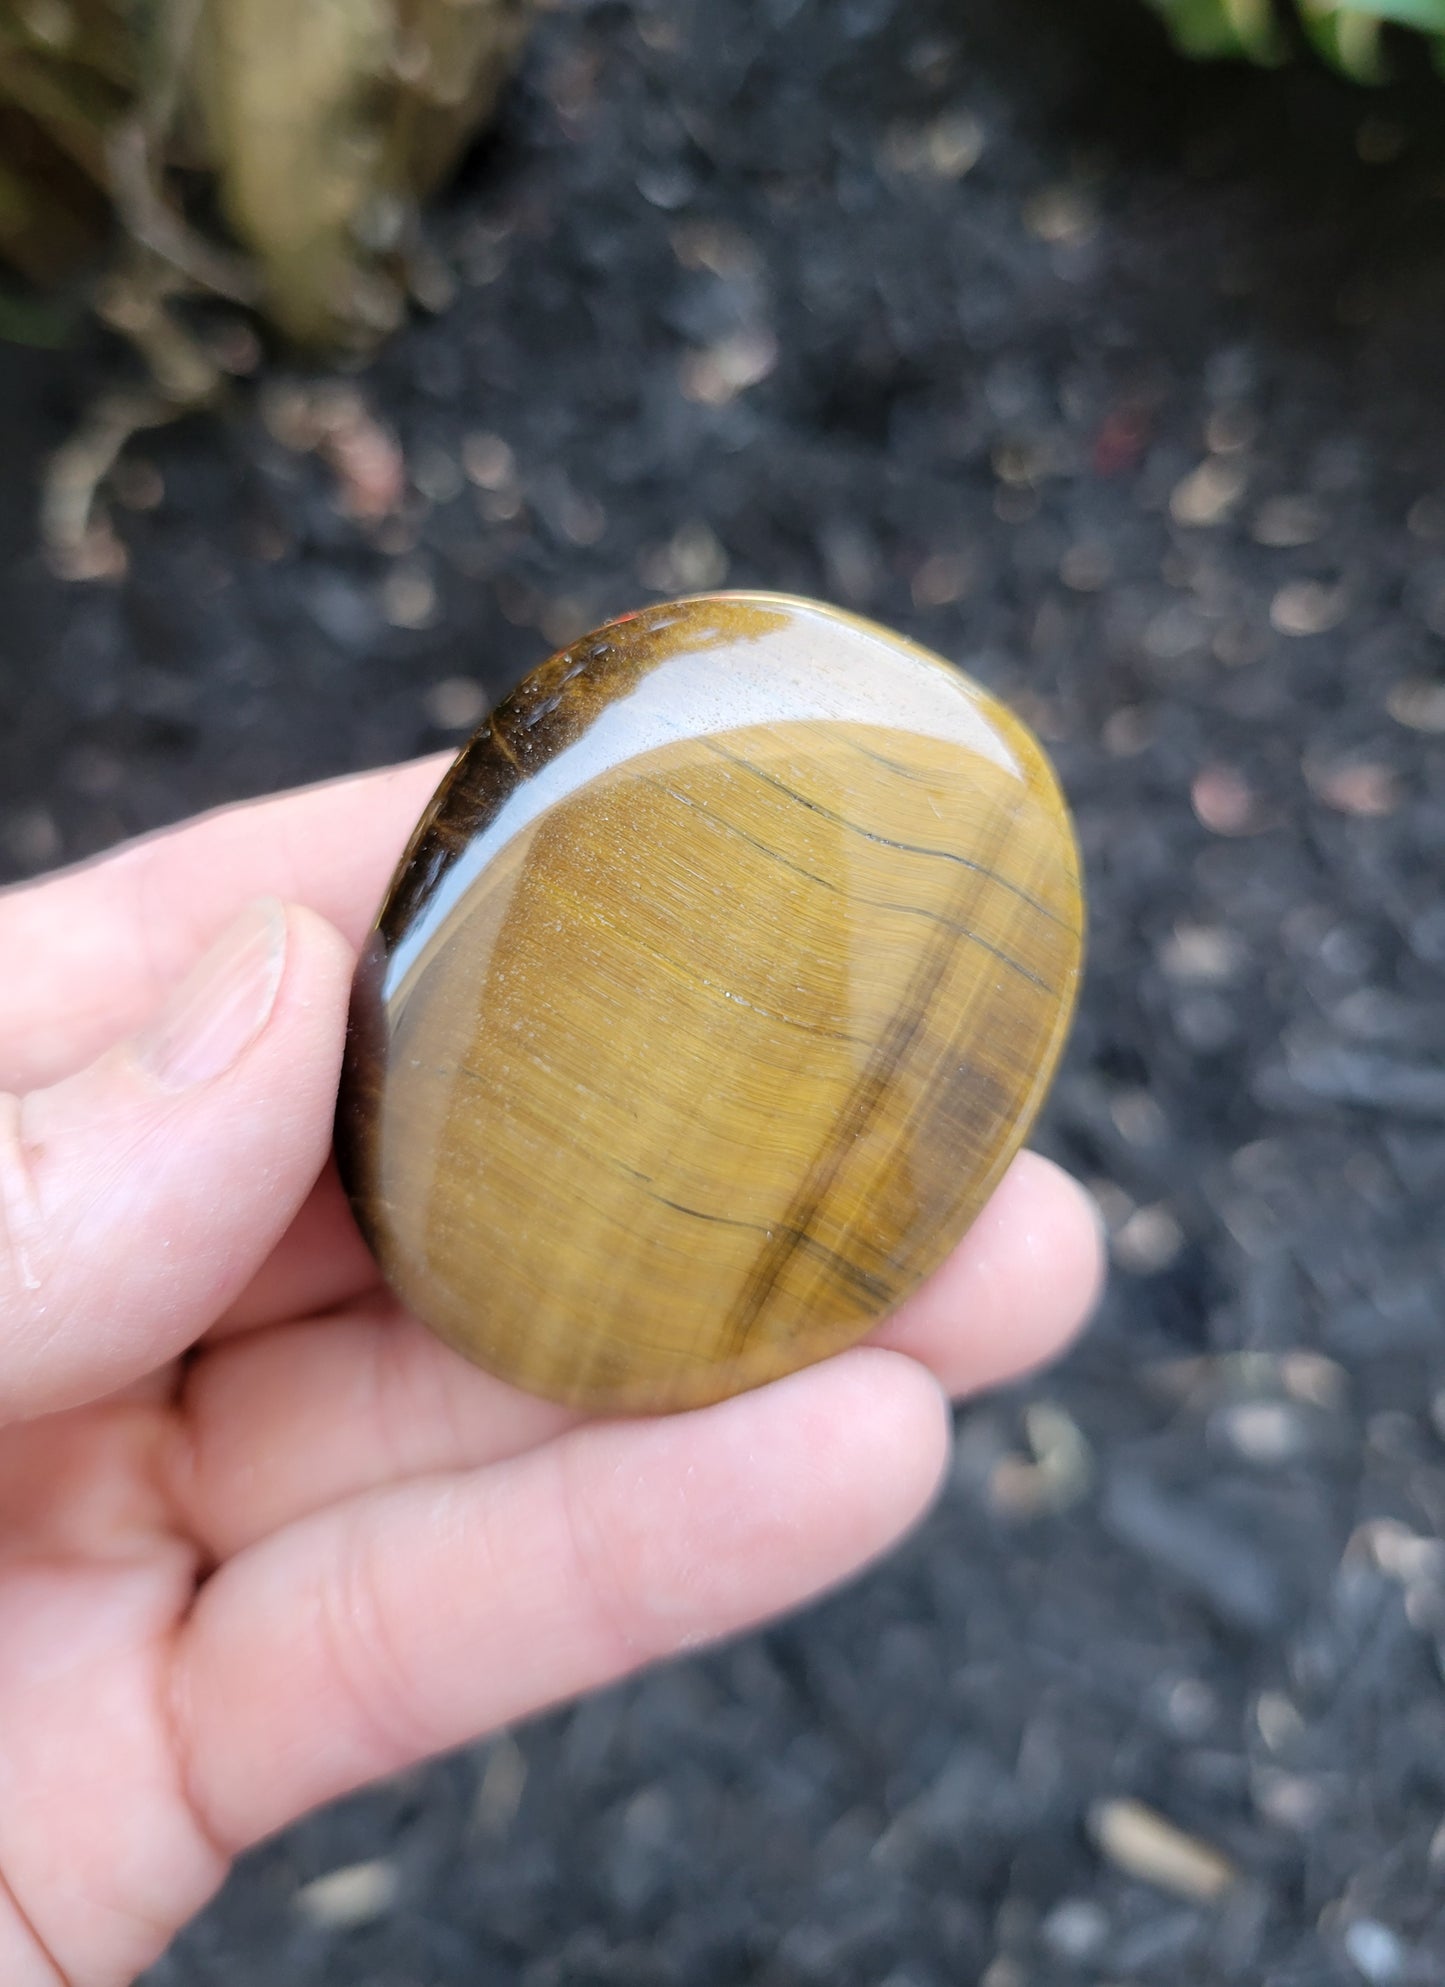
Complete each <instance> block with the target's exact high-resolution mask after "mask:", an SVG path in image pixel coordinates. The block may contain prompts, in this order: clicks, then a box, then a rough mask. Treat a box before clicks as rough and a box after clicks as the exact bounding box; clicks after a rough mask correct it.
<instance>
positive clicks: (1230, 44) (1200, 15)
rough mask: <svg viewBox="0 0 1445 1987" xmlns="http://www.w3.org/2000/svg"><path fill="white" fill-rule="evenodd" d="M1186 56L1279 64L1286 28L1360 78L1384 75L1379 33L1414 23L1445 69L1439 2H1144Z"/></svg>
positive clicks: (1444, 15)
mask: <svg viewBox="0 0 1445 1987" xmlns="http://www.w3.org/2000/svg"><path fill="white" fill-rule="evenodd" d="M1149 4H1150V6H1152V7H1153V8H1154V9H1155V11H1156V12H1157V13H1160V14H1162V15H1163V16H1164V19H1165V21H1166V22H1167V23H1168V25H1169V28H1170V30H1171V32H1172V33H1173V35H1174V39H1175V40H1176V41H1177V42H1178V44H1179V46H1180V47H1181V48H1182V49H1183V50H1184V51H1185V53H1186V54H1188V55H1199V56H1219V55H1245V56H1249V57H1251V58H1252V59H1253V60H1254V61H1256V62H1279V61H1282V60H1283V59H1284V57H1285V56H1286V55H1287V54H1288V53H1289V49H1290V44H1291V30H1292V27H1293V24H1294V23H1297V24H1298V32H1299V33H1301V34H1302V35H1303V36H1304V37H1305V39H1306V40H1307V41H1308V42H1309V43H1310V44H1311V45H1312V46H1313V47H1314V48H1315V49H1316V50H1317V51H1318V53H1319V54H1320V55H1322V56H1323V57H1324V58H1325V60H1326V61H1327V62H1330V63H1332V64H1333V65H1334V67H1335V68H1337V69H1341V70H1343V71H1344V72H1345V74H1346V75H1349V76H1353V77H1355V78H1356V79H1357V80H1358V81H1360V82H1371V83H1372V82H1380V81H1382V80H1383V78H1384V76H1385V73H1386V61H1385V52H1384V38H1385V33H1386V30H1387V29H1388V28H1390V27H1400V28H1412V29H1417V30H1418V31H1419V32H1420V33H1421V34H1424V35H1427V36H1428V37H1429V38H1430V41H1431V43H1432V45H1433V52H1434V55H1435V59H1436V61H1437V62H1438V63H1439V64H1440V66H1441V67H1442V69H1445V0H1149Z"/></svg>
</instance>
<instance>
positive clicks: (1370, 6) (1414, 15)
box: [1335, 0, 1445, 34]
mask: <svg viewBox="0 0 1445 1987" xmlns="http://www.w3.org/2000/svg"><path fill="white" fill-rule="evenodd" d="M1335 11H1336V12H1337V13H1341V14H1368V15H1371V16H1372V17H1373V18H1374V19H1375V20H1377V21H1395V22H1397V23H1398V24H1399V25H1400V26H1401V27H1403V28H1421V29H1423V30H1424V32H1425V33H1426V34H1445V0H1335Z"/></svg>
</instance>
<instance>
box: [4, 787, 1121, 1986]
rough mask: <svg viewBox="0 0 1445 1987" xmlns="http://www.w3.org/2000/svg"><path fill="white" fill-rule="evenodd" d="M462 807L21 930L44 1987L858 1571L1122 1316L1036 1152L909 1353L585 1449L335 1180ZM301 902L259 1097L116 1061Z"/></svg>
mask: <svg viewBox="0 0 1445 1987" xmlns="http://www.w3.org/2000/svg"><path fill="white" fill-rule="evenodd" d="M434 777H435V768H434V767H419V768H418V767H412V768H405V769H401V770H400V771H398V772H396V773H394V774H390V775H382V776H377V777H374V778H372V779H370V780H365V781H357V782H352V783H349V784H348V785H343V786H337V787H332V788H328V789H320V790H316V791H314V792H311V793H308V794H304V795H297V796H292V797H289V798H287V799H285V800H282V801H277V802H271V803H267V804H265V805H264V806H262V807H259V808H253V809H249V810H238V811H236V812H235V813H233V814H231V815H227V816H220V817H215V818H213V819H211V820H209V821H207V822H204V823H201V824H199V825H197V826H193V827H191V828H190V829H187V830H184V831H182V832H180V833H178V834H176V835H173V836H170V837H166V838H162V839H160V840H158V841H155V842H152V843H149V844H145V845H140V846H138V847H136V848H134V849H132V850H129V851H126V852H124V853H123V854H122V855H121V856H119V857H117V858H114V859H112V860H111V861H110V862H109V863H107V864H104V865H100V866H97V867H96V868H93V869H90V870H86V871H79V872H75V873H73V874H71V875H69V876H67V877H64V878H61V879H58V880H57V881H55V882H52V883H50V884H46V885H43V886H41V887H39V888H36V889H32V890H26V891H22V892H17V893H12V894H11V895H9V896H7V897H0V957H5V958H6V959H7V960H9V959H20V960H23V961H25V962H27V963H26V965H25V967H24V968H23V969H22V970H21V972H19V973H18V974H15V975H12V976H11V979H10V983H9V984H7V985H6V986H5V987H4V988H3V989H0V1069H3V1078H0V1080H4V1081H8V1082H9V1083H10V1084H11V1085H12V1088H13V1089H14V1091H15V1092H16V1093H17V1096H20V1095H23V1100H24V1101H23V1102H12V1105H11V1107H10V1109H9V1111H8V1113H5V1112H3V1111H0V1319H3V1321H4V1330H3V1332H0V1980H3V1981H5V1983H6V1987H55V1983H57V1982H62V1983H66V1987H121V1983H124V1982H126V1981H128V1980H130V1979H132V1978H133V1977H134V1975H135V1973H136V1972H137V1971H139V1970H140V1969H141V1968H142V1967H144V1966H145V1965H146V1964H148V1963H149V1962H150V1960H151V1959H153V1958H154V1957H155V1956H156V1955H157V1954H158V1953H159V1951H160V1950H161V1949H162V1948H163V1947H164V1945H165V1944H166V1942H167V1941H168V1939H169V1938H170V1936H171V1935H172V1934H173V1932H174V1931H175V1930H176V1929H177V1928H178V1927H179V1926H180V1925H181V1924H182V1923H184V1921H185V1920H186V1919H187V1918H188V1917H190V1916H191V1915H192V1914H193V1913H194V1912H195V1911H196V1910H197V1909H199V1908H200V1906H201V1905H202V1904H203V1903H204V1902H205V1900H206V1898H207V1897H208V1896H209V1895H210V1893H211V1892H212V1891H213V1890H214V1888H215V1887H216V1885H217V1884H218V1883H219V1882H220V1880H221V1878H222V1876H223V1875H224V1873H225V1869H226V1867H227V1863H228V1861H229V1859H230V1857H231V1856H232V1855H234V1854H235V1853H236V1852H237V1851H238V1850H239V1849H241V1848H243V1847H244V1846H246V1845H247V1844H249V1843H251V1842H253V1841H255V1840H257V1839H258V1838H259V1837H260V1836H262V1835H264V1834H266V1833H268V1832H270V1831H271V1830H273V1829H275V1828H278V1827H280V1826H282V1825H283V1824H284V1823H285V1822H287V1821H288V1820H290V1819H291V1818H292V1817H294V1816H296V1815H298V1814H300V1813H302V1812H304V1811H305V1810H306V1809H308V1808H309V1807H311V1806H314V1805H315V1804H316V1803H318V1802H320V1801H323V1800H325V1799H327V1798H329V1797H331V1796H333V1795H335V1794H338V1793H341V1792H343V1791H345V1790H346V1789H348V1788H351V1787H354V1786H356V1785H358V1784H360V1783H361V1782H363V1781H365V1780H367V1779H369V1778H373V1777H375V1776H377V1775H379V1774H383V1773H386V1772H389V1771H392V1770H395V1769H397V1768H399V1767H401V1766H403V1765H406V1764H408V1763H410V1762H411V1761H413V1760H415V1759H418V1758H422V1757H425V1756H427V1755H428V1754H431V1753H434V1752H436V1751H439V1750H442V1749H444V1748H446V1747H448V1746H452V1745H456V1744H459V1743H462V1742H464V1741H465V1740H467V1739H468V1738H470V1737H472V1736H473V1735H475V1734H477V1733H480V1732H482V1731H484V1730H486V1729H488V1728H490V1727H493V1726H495V1725H497V1724H500V1723H503V1722H506V1721H507V1720H510V1719H514V1718H517V1717H520V1716H523V1715H525V1714H527V1713H528V1712H530V1711H532V1710H535V1709H537V1708H539V1707H541V1706H543V1705H546V1704H549V1703H553V1702H556V1701H558V1700H559V1699H562V1698H564V1697H567V1696H569V1695H572V1694H575V1693H576V1692H578V1691H581V1690H584V1689H586V1688H588V1687H589V1686H592V1685H595V1684H597V1683H600V1682H603V1681H605V1680H607V1679H609V1678H612V1677H615V1676H617V1675H619V1674H621V1673H622V1672H624V1671H626V1670H628V1669H630V1668H633V1667H636V1666H637V1665H639V1664H642V1663H645V1662H648V1661H650V1660H653V1659H655V1658H657V1657H660V1656H665V1655H667V1654H669V1653H671V1652H673V1651H675V1650H678V1649H680V1648H684V1647H688V1646H692V1645H694V1644H696V1643H697V1642H699V1641H701V1640H704V1639H707V1638H710V1637H713V1636H716V1635H719V1634H723V1633H726V1632H728V1631H729V1630H732V1629H735V1628H737V1627H740V1626H743V1625H745V1624H747V1623H750V1622H753V1621H756V1620H758V1619H760V1618H762V1617H764V1616H766V1615H768V1614H770V1613H773V1612H775V1611H777V1610H778V1609H780V1608H782V1607H785V1606H787V1605H789V1604H791V1603H794V1602H796V1601H799V1600H801V1599H803V1598H805V1597H806V1596H808V1595H809V1594H812V1593H815V1592H817V1591H819V1590H820V1589H821V1588H823V1587H825V1586H827V1585H829V1584H831V1583H832V1582H834V1581H836V1580H837V1579H839V1578H840V1577H842V1576H843V1575H845V1574H846V1573H848V1572H850V1571H852V1570H853V1569H854V1568H855V1567H856V1566H858V1565H859V1564H860V1563H862V1562H863V1561H865V1560H866V1559H868V1558H869V1557H871V1556H872V1555H873V1554H874V1553H876V1552H877V1551H879V1550H881V1549H882V1548H883V1547H884V1546H885V1545H886V1544H887V1543H888V1542H889V1541H890V1540H891V1539H893V1538H894V1537H896V1536H897V1534H898V1533H899V1532H900V1531H901V1530H902V1529H903V1528H904V1527H905V1526H906V1525H907V1524H908V1523H909V1522H911V1521H912V1519H913V1518H914V1517H916V1516H917V1515H918V1513H919V1512H920V1511H921V1510H922V1509H923V1507H924V1506H925V1505H926V1503H927V1501H928V1498H929V1496H930V1495H931V1493H932V1490H933V1488H934V1486H935V1484H936V1482H937V1480H938V1477H939V1473H940V1469H941V1467H942V1462H943V1457H944V1454H945V1450H946V1443H947V1424H946V1417H945V1415H944V1412H943V1390H947V1391H951V1392H955V1393H957V1392H963V1391H968V1390H972V1389H974V1388H977V1387H979V1386H981V1385H985V1384H988V1383H989V1382H991V1381H994V1380H997V1379H1001V1378H1004V1377H1007V1376H1009V1375H1011V1374H1012V1373H1014V1372H1016V1371H1018V1370H1020V1369H1021V1368H1022V1367H1024V1366H1025V1365H1028V1364H1030V1363H1033V1362H1034V1361H1036V1360H1037V1359H1039V1358H1041V1357H1043V1356H1046V1355H1047V1354H1048V1353H1049V1352H1051V1351H1053V1350H1054V1349H1056V1347H1057V1346H1058V1345H1059V1344H1060V1343H1061V1342H1062V1340H1063V1339H1064V1338H1065V1337H1067V1335H1068V1333H1069V1332H1070V1331H1071V1330H1072V1329H1073V1328H1074V1326H1075V1325H1076V1324H1077V1323H1078V1321H1079V1319H1080V1317H1081V1316H1082V1315H1083V1313H1084V1311H1085V1310H1086V1309H1087V1307H1088V1304H1089V1303H1090V1301H1091V1299H1092V1296H1093V1292H1094V1289H1095V1287H1096V1284H1097V1279H1098V1244H1097V1237H1096V1232H1095V1229H1094V1226H1093V1224H1092V1222H1091V1220H1090V1217H1089V1215H1088V1213H1087V1211H1086V1209H1085V1207H1084V1204H1083V1202H1082V1199H1081V1197H1080V1196H1079V1195H1078V1194H1077V1191H1076V1190H1075V1189H1074V1188H1073V1187H1072V1186H1071V1185H1070V1184H1069V1183H1068V1182H1067V1181H1066V1180H1065V1179H1064V1178H1063V1176H1062V1175H1060V1174H1058V1173H1057V1172H1055V1171H1054V1169H1052V1168H1051V1167H1048V1166H1047V1165H1046V1164H1045V1163H1044V1162H1042V1161H1038V1160H1031V1159H1027V1158H1026V1159H1024V1160H1021V1161H1020V1162H1019V1163H1018V1165H1017V1166H1016V1167H1015V1169H1014V1171H1013V1173H1012V1174H1011V1175H1010V1177H1009V1179H1008V1180H1007V1181H1006V1182H1005V1185H1004V1187H1003V1188H1002V1189H1001V1190H1000V1192H999V1194H998V1195H997V1196H996V1198H995V1200H994V1202H993V1204H992V1205H991V1207H990V1209H989V1210H988V1211H987V1213H986V1214H985V1216H984V1217H983V1219H982V1220H981V1221H980V1222H979V1224H978V1225H977V1226H976V1228H975V1229H974V1231H973V1232H972V1234H971V1235H970V1236H969V1238H968V1239H967V1241H966V1243H965V1245H964V1246H963V1248H962V1249H961V1250H960V1251H959V1252H958V1254H957V1255H956V1256H955V1257H954V1258H953V1260H952V1261H951V1262H950V1263H949V1264H948V1265H947V1266H946V1267H945V1269H944V1270H943V1271H941V1272H940V1273H939V1274H938V1276H937V1277H935V1278H934V1279H933V1281H932V1283H931V1284H930V1285H928V1286H927V1287H926V1288H925V1289H924V1290H923V1291H920V1292H919V1293H918V1294H917V1295H916V1296H915V1297H914V1298H913V1299H912V1300H910V1302H909V1304H908V1305H906V1306H905V1307H904V1308H903V1310H902V1311H900V1312H899V1313H898V1314H897V1315H896V1316H895V1317H894V1318H893V1319H892V1320H890V1321H889V1324H888V1325H887V1326H886V1327H885V1328H884V1330H883V1331H882V1332H880V1333H879V1334H877V1335H876V1339H875V1342H874V1344H873V1345H872V1346H870V1347H866V1348H862V1349H859V1350H857V1351H855V1352H853V1353H850V1354H847V1355H845V1356H844V1357H842V1358H840V1359H835V1360H831V1361H829V1362H827V1363H826V1364H825V1365H823V1366H821V1367H816V1368H813V1369H811V1370H809V1371H808V1372H806V1373H802V1374H798V1375H796V1376H794V1377H793V1378H792V1379H791V1380H787V1381H784V1382H781V1383H779V1384H778V1385H776V1386H773V1387H769V1388H766V1389H763V1390H761V1391H760V1392H758V1393H756V1394H753V1395H749V1396H745V1397H743V1398H742V1399H739V1400H736V1401H730V1402H725V1403H723V1404H721V1405H720V1406H718V1407H716V1408H710V1409H705V1410H702V1411H701V1412H699V1413H696V1414H691V1415H685V1416H678V1417H675V1418H673V1419H670V1420H665V1421H657V1422H649V1423H631V1424H628V1423H614V1424H602V1423H595V1424H582V1423H579V1422H578V1421H577V1419H576V1417H574V1416H572V1415H570V1414H569V1413H567V1412H566V1411H565V1410H563V1409H560V1408H557V1407H554V1406H551V1405H549V1404H547V1403H544V1402H540V1401H536V1400H532V1399H530V1398H527V1397H525V1396H522V1395H519V1394H517V1393H515V1392H514V1391H512V1390H511V1389H509V1388H507V1387H505V1386H503V1385H502V1384H501V1383H499V1382H497V1381H494V1380H492V1379H491V1378H489V1377H488V1376H487V1375H485V1374H482V1373H479V1372H476V1371H474V1370H473V1369H471V1368H469V1367H467V1366H465V1365H463V1364H462V1362H460V1361H459V1360H458V1359H457V1358H456V1357H455V1356H454V1355H453V1354H451V1353H450V1352H448V1351H447V1350H446V1349H445V1348H443V1347H442V1346H440V1345H439V1344H438V1343H436V1342H435V1341H434V1340H433V1339H432V1338H431V1337H430V1336H429V1335H428V1334H426V1333H425V1332H423V1331H422V1330H421V1329H420V1328H419V1327H418V1326H416V1325H415V1324H414V1323H413V1322H412V1321H410V1320H409V1319H407V1318H405V1317H404V1316H403V1315H401V1314H400V1313H399V1312H398V1310H397V1308H396V1307H395V1305H394V1304H392V1302H391V1301H390V1300H389V1299H388V1298H387V1296H386V1295H385V1293H384V1292H383V1291H382V1290H381V1289H380V1288H379V1287H378V1285H377V1283H376V1279H375V1274H374V1271H373V1269H372V1266H371V1264H370V1260H369V1258H368V1257H367V1256H366V1254H365V1251H364V1250H363V1249H362V1247H361V1244H360V1242H359V1239H358V1238H357V1236H356V1233H355V1230H354V1229H353V1227H352V1226H351V1222H350V1218H349V1215H348V1213H347V1211H346V1208H345V1206H344V1202H343V1200H342V1197H341V1194H340V1189H339V1187H338V1186H337V1183H336V1180H335V1176H334V1174H333V1173H331V1172H330V1171H329V1170H324V1171H321V1170H320V1169H321V1168H322V1165H323V1161H324V1157H325V1150H326V1143H327V1136H328V1129H329V1122H330V1109H331V1098H332V1096H333V1095H334V1086H335V1076H336V1067H337V1062H338V1058H339V1053H340V1043H341V1036H342V1031H343V1023H344V1013H345V997H346V982H347V976H348V973H349V967H350V960H351V951H350V945H351V944H354V943H355V941H356V939H357V937H358V936H359V934H360V931H361V930H362V929H363V928H364V924H365V921H366V917H367V915H368V913H369V910H370V908H371V906H372V905H373V904H374V902H375V901H376V898H377V896H378V895H379V893H380V889H381V887H382V884H383V882H384V879H385V874H386V871H387V869H388V868H389V866H390V863H391V861H392V859H393V857H394V854H395V851H396V849H397V848H398V847H399V846H400V843H401V841H402V839H403V838H404V834H405V829H406V826H407V823H408V821H409V820H410V818H411V817H412V816H413V815H414V814H415V812H416V811H417V809H418V808H419V805H420V803H421V800H422V799H423V798H424V796H425V793H426V791H427V789H428V787H429V784H430V783H431V781H432V780H433V779H434ZM263 891H272V892H275V893H277V894H279V895H281V896H284V897H285V898H287V899H288V900H290V901H291V902H292V904H293V905H299V904H305V905H309V906H313V907H314V909H313V910H310V911H304V910H299V909H295V908H293V909H292V910H290V911H289V912H288V913H287V916H286V938H285V952H284V967H283V968H282V969H279V976H278V984H277V988H276V990H275V999H274V1004H273V1006H272V1007H271V1008H270V1010H269V1011H268V1014H267V1017H266V1019H265V1022H264V1026H263V1027H262V1028H261V1029H260V1031H259V1033H257V1034H256V1036H255V1039H254V1040H253V1041H251V1042H249V1043H248V1044H247V1045H246V1047H245V1050H244V1053H242V1054H241V1055H240V1057H239V1060H238V1061H236V1062H235V1064H234V1066H232V1067H230V1068H228V1069H227V1070H226V1071H225V1072H224V1073H223V1074H219V1075H216V1076H214V1078H213V1079H211V1080H208V1081H207V1082H205V1083H201V1084H195V1085H192V1086H191V1087H189V1088H187V1089H185V1090H183V1091H174V1090H167V1089H164V1088H159V1087H157V1086H156V1085H155V1084H154V1083H152V1082H150V1081H149V1080H148V1079H147V1078H146V1077H145V1076H144V1074H143V1073H142V1072H141V1071H140V1069H139V1067H138V1065H137V1063H136V1061H135V1058H134V1057H133V1056H132V1055H130V1053H129V1052H128V1051H126V1050H124V1049H122V1050H119V1051H116V1050H110V1051H109V1052H108V1053H100V1052H102V1051H105V1050H107V1047H108V1045H109V1044H111V1043H113V1042H115V1041H117V1040H119V1039H120V1038H122V1037H123V1036H124V1035H126V1034H127V1033H128V1032H129V1031H130V1030H131V1029H133V1028H134V1027H135V1026H136V1025H137V1024H138V1023H139V1022H140V1021H141V1019H142V1018H143V1017H144V1015H145V1014H146V1012H147V1011H148V1009H150V1008H151V1007H152V1006H153V1004H154V1001H155V999H156V996H157V994H158V993H159V991H160V990H161V988H162V987H163V986H164V984H165V983H166V982H168V981H171V980H173V979H174V978H176V977H177V976H178V974H179V973H180V972H181V971H182V970H184V968H185V967H186V966H187V965H189V964H190V963H191V962H192V961H193V960H194V959H195V957H196V956H197V954H198V953H199V951H200V950H201V945H200V943H199V942H198V940H199V938H200V937H203V936H205V935H209V933H212V932H214V931H215V930H216V929H217V928H218V927H219V925H220V924H222V923H224V922H225V920H226V917H227V915H228V914H229V912H231V911H232V910H234V909H236V908H238V907H239V906H240V905H241V904H243V903H245V902H246V901H247V900H248V899H249V898H252V897H254V896H256V895H257V894H258V893H260V892H263ZM317 913H321V914H322V915H317ZM339 934H340V935H339ZM98 1054H99V1060H95V1061H91V1060H89V1059H90V1058H94V1057H96V1056H97V1055H98ZM70 1072H78V1073H76V1074H70ZM318 1171H320V1179H319V1182H318V1181H317V1174H318ZM313 1182H316V1184H314V1185H313Z"/></svg>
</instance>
